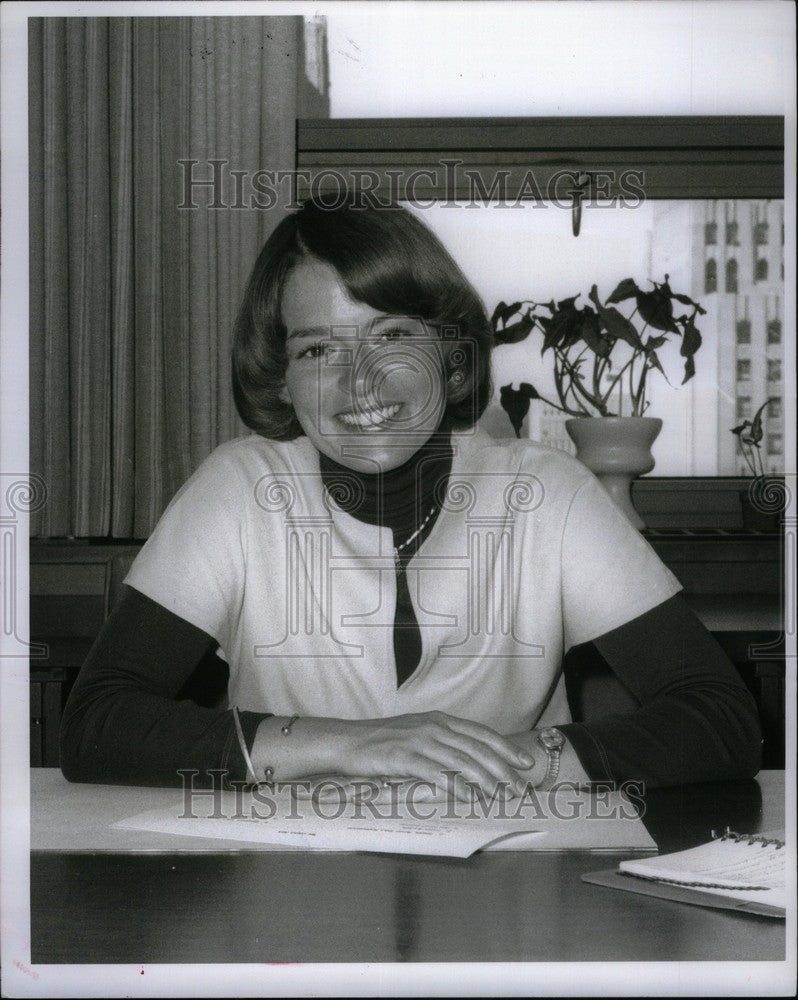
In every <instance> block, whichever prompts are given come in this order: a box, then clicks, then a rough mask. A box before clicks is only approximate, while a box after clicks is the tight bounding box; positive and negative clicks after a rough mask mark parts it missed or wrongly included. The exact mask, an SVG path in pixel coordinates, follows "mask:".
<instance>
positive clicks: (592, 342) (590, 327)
mask: <svg viewBox="0 0 798 1000" xmlns="http://www.w3.org/2000/svg"><path fill="white" fill-rule="evenodd" d="M579 336H580V338H581V339H582V340H584V342H585V343H586V344H587V346H588V347H589V348H590V350H591V351H592V352H593V353H594V354H597V355H598V356H599V357H600V358H606V357H607V355H608V354H609V353H610V351H611V350H612V342H611V341H610V340H609V339H608V338H607V337H602V336H601V326H600V324H599V320H598V316H597V315H596V314H595V313H594V312H593V310H592V309H588V308H587V307H585V308H584V309H583V310H582V316H581V323H580V326H579Z"/></svg>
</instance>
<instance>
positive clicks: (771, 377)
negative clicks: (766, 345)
mask: <svg viewBox="0 0 798 1000" xmlns="http://www.w3.org/2000/svg"><path fill="white" fill-rule="evenodd" d="M739 363H740V362H739V361H738V362H737V364H738V365H739ZM749 365H750V362H749ZM768 382H781V358H768Z"/></svg>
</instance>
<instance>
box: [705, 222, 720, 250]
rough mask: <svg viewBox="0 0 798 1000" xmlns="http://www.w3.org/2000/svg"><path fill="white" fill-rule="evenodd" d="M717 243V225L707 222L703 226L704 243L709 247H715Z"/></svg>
mask: <svg viewBox="0 0 798 1000" xmlns="http://www.w3.org/2000/svg"><path fill="white" fill-rule="evenodd" d="M717 242H718V224H717V222H707V223H706V224H705V225H704V243H705V244H706V245H707V246H708V247H710V246H715V244H716V243H717Z"/></svg>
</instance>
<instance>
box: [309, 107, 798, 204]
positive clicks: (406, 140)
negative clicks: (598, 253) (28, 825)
mask: <svg viewBox="0 0 798 1000" xmlns="http://www.w3.org/2000/svg"><path fill="white" fill-rule="evenodd" d="M296 167H297V172H298V194H299V196H300V197H306V196H307V194H308V193H309V192H311V191H317V190H334V189H335V188H336V186H337V185H338V183H339V182H338V180H337V179H336V176H335V174H336V173H337V174H344V175H345V176H347V177H349V178H352V179H356V178H357V176H358V174H359V173H360V174H365V173H368V172H371V173H372V174H373V175H375V176H376V177H377V178H378V182H379V186H378V190H380V191H391V190H393V188H392V184H393V185H394V186H395V185H396V178H395V177H394V178H393V179H392V177H391V174H390V173H389V171H403V172H404V178H405V179H407V178H408V177H410V176H411V175H415V182H414V188H413V192H412V193H413V195H414V196H415V198H416V199H419V200H420V199H435V200H441V199H444V200H445V199H454V198H468V197H470V195H471V193H472V192H473V191H474V186H475V183H476V181H475V180H474V178H479V180H480V181H481V183H482V190H485V191H489V190H490V189H491V185H492V184H493V183H495V182H496V178H497V176H499V175H500V173H503V174H504V175H506V184H507V188H508V191H509V192H511V193H513V192H519V191H521V189H522V184H523V180H524V177H525V176H526V175H527V174H528V172H529V171H530V170H531V171H532V172H533V173H534V179H535V181H536V182H537V186H538V188H539V189H540V191H541V192H542V193H545V192H546V190H547V188H548V187H549V186H550V185H551V184H552V181H553V179H556V177H557V176H558V175H561V174H562V173H563V172H566V173H574V174H576V175H577V176H578V175H579V174H587V175H595V174H599V173H602V172H604V173H609V174H611V175H612V176H613V178H614V179H613V180H610V181H609V182H608V183H605V182H602V191H603V190H604V189H606V191H607V194H608V195H609V196H610V197H619V196H620V195H622V194H623V193H624V192H623V180H622V178H623V175H624V173H626V172H628V171H630V170H631V171H642V172H643V175H644V179H643V182H642V184H641V187H642V188H643V190H644V193H645V197H646V198H647V199H650V198H655V199H681V200H683V199H699V198H700V199H707V198H721V199H726V198H729V199H739V198H757V199H783V198H784V118H783V117H782V116H779V115H732V116H715V115H697V116H676V115H674V116H627V117H623V116H619V117H615V116H613V117H595V118H576V117H573V118H558V117H547V118H392V119H385V118H332V119H298V120H297V130H296ZM400 181H401V178H400ZM406 194H407V192H402V191H399V192H397V193H396V196H397V197H402V196H406ZM534 197H535V193H534V191H532V190H530V191H528V192H527V194H526V198H529V199H531V198H534Z"/></svg>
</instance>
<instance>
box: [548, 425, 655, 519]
mask: <svg viewBox="0 0 798 1000" xmlns="http://www.w3.org/2000/svg"><path fill="white" fill-rule="evenodd" d="M565 428H566V430H567V431H568V434H569V435H570V437H571V440H572V441H573V442H574V444H575V445H576V457H577V458H578V459H579V461H580V462H583V463H584V464H585V465H586V466H587V467H588V469H590V471H591V472H593V473H594V474H595V475H596V476H597V478H598V479H599V481H600V482H601V484H602V486H603V487H604V489H605V490H606V491H607V492H608V493H609V495H610V496H611V497H612V499H613V500H614V501H615V503H616V504H617V505H618V507H620V509H621V510H622V511H623V512H624V514H626V516H627V517H628V518H629V520H630V521H631V522H632V524H633V525H634V526H635V527H636V528H645V523H644V522H643V519H642V518H641V517H640V515H639V514H638V513H637V511H636V510H635V508H634V505H633V504H632V493H631V487H632V481H633V480H634V479H636V478H637V477H638V476H642V475H645V473H647V472H651V470H652V469H653V468H654V456H653V455H652V454H651V446H652V445H653V443H654V441H655V440H656V438H657V435H658V434H659V432H660V431H661V430H662V421H661V420H660V419H659V418H658V417H575V418H574V419H572V420H566V422H565Z"/></svg>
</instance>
